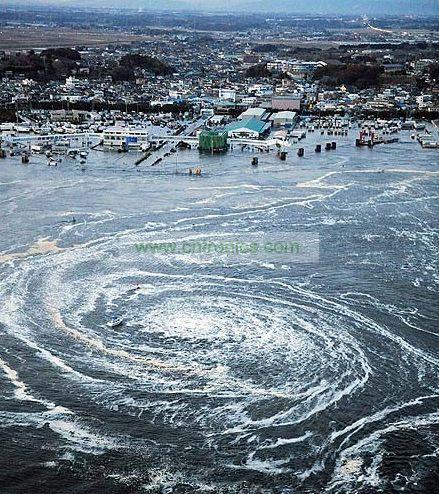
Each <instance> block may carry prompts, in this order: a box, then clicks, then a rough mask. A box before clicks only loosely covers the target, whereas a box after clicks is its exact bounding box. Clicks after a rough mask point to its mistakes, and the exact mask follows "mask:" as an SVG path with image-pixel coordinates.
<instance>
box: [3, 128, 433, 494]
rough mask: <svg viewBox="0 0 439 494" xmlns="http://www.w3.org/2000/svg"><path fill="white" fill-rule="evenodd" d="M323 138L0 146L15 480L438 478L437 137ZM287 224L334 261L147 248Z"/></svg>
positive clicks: (113, 483)
mask: <svg viewBox="0 0 439 494" xmlns="http://www.w3.org/2000/svg"><path fill="white" fill-rule="evenodd" d="M317 138H318V137H317V136H316V137H315V139H317ZM310 144H311V145H310V146H309V150H308V151H307V154H306V156H305V158H304V159H299V158H296V157H295V156H293V155H291V156H290V157H289V158H288V160H287V161H286V162H280V161H278V160H277V158H276V157H275V156H273V155H268V154H267V155H265V154H264V155H261V157H260V166H259V167H258V168H252V167H250V163H249V162H250V159H251V155H249V154H248V153H245V152H241V151H239V150H236V149H235V150H233V151H231V152H230V153H229V154H227V155H224V156H221V157H210V156H208V157H203V156H201V157H200V156H198V154H197V153H196V152H192V151H185V152H181V153H180V154H179V155H178V157H177V158H172V159H173V160H174V159H176V160H178V161H176V162H169V163H164V164H162V165H160V166H159V167H156V168H145V167H140V168H138V169H136V168H135V167H134V166H133V165H132V162H133V161H134V158H133V157H132V156H131V155H130V156H127V155H123V156H122V157H121V156H120V155H116V154H111V153H102V152H93V153H92V154H91V155H90V157H89V159H88V165H87V170H86V171H85V172H83V171H81V170H79V169H78V168H77V167H76V166H75V162H73V161H68V160H66V161H65V162H63V163H62V164H61V165H60V166H59V167H57V168H48V167H47V166H46V165H45V162H44V160H42V159H40V158H37V157H34V158H33V160H32V161H33V162H32V164H31V165H29V166H27V167H26V166H22V165H19V164H17V162H16V161H14V160H12V159H8V160H5V161H2V162H1V163H0V211H1V215H2V225H1V226H0V229H1V231H2V235H1V238H0V252H1V253H0V301H1V305H0V334H1V337H2V345H1V348H0V438H1V443H2V445H3V448H2V449H3V455H2V457H1V460H0V464H1V468H0V472H1V473H0V477H1V481H2V486H3V489H4V492H7V493H17V492H20V493H21V492H30V490H32V491H33V492H62V493H68V492H75V493H78V492H80V493H89V492H106V493H107V492H108V493H113V492H114V493H119V492H153V493H154V492H157V493H158V492H179V493H180V492H188V493H192V492H197V493H204V492H206V493H207V492H215V493H216V492H218V493H241V492H246V493H256V492H264V493H302V492H303V493H305V492H313V493H315V492H322V493H323V492H328V493H369V492H433V491H434V486H435V485H437V482H438V471H437V465H438V461H437V454H438V447H439V437H438V436H439V430H438V422H439V413H438V407H439V394H438V364H439V356H438V335H439V333H438V329H437V316H438V314H437V290H438V273H437V265H436V263H437V249H438V224H437V213H438V211H437V203H438V202H437V199H438V195H439V186H438V173H439V167H438V155H437V152H436V151H434V150H421V149H420V148H418V146H417V144H416V143H414V142H411V141H410V138H409V136H408V135H407V134H404V136H403V139H402V141H401V142H400V143H398V144H393V145H389V146H388V147H381V148H375V149H374V150H369V149H356V148H355V147H353V146H352V136H350V137H349V138H339V143H338V149H337V151H335V152H330V153H326V154H325V153H324V154H322V155H314V154H313V153H312V154H311V152H310V150H311V149H312V142H311V143H310ZM194 164H201V166H202V168H203V176H202V177H189V176H188V175H187V174H185V173H183V171H184V170H187V168H188V167H189V166H193V165H194ZM176 169H177V170H179V171H180V172H181V173H178V174H176V173H175V170H176ZM73 217H74V218H75V220H76V221H75V222H72V221H71V219H72V218H73ZM279 231H291V232H302V233H312V234H315V235H318V236H319V238H320V260H319V262H312V263H303V264H298V263H295V262H288V261H285V259H282V262H280V261H279V262H278V261H277V260H276V259H273V258H269V259H268V258H267V259H260V258H257V259H256V258H250V257H248V258H242V257H239V258H224V257H222V256H213V255H212V256H208V257H206V258H202V259H200V258H194V257H191V256H184V255H171V254H165V253H162V254H159V255H154V256H153V255H146V254H145V253H142V252H138V251H137V250H136V245H137V244H138V243H141V242H146V241H154V240H155V239H157V238H160V239H166V240H172V239H174V238H177V237H178V238H179V239H190V238H197V239H210V240H211V239H215V238H221V236H223V235H224V234H228V233H230V234H233V235H239V236H241V237H242V238H244V239H245V235H250V234H254V233H255V232H264V233H265V234H266V235H270V232H279ZM114 312H122V313H123V315H124V317H125V322H124V325H123V326H121V327H120V328H117V329H110V328H108V327H107V326H106V322H107V321H108V319H109V318H110V317H111V315H112V314H113V313H114Z"/></svg>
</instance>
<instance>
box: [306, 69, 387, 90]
mask: <svg viewBox="0 0 439 494" xmlns="http://www.w3.org/2000/svg"><path fill="white" fill-rule="evenodd" d="M383 73H384V68H383V67H382V66H380V65H364V64H347V65H327V66H325V67H321V68H319V69H317V71H316V72H315V73H314V79H315V80H320V81H321V83H322V84H324V85H326V86H332V87H335V86H341V85H342V84H343V85H345V86H354V87H356V88H357V89H368V88H375V87H378V86H379V82H380V76H381V74H383Z"/></svg>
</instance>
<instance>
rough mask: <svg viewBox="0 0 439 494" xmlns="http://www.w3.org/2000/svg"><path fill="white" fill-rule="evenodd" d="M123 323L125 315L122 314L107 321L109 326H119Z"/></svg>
mask: <svg viewBox="0 0 439 494" xmlns="http://www.w3.org/2000/svg"><path fill="white" fill-rule="evenodd" d="M122 323H123V317H122V316H117V315H114V316H113V317H112V318H111V321H108V322H107V326H108V327H109V328H117V327H118V326H120V325H122Z"/></svg>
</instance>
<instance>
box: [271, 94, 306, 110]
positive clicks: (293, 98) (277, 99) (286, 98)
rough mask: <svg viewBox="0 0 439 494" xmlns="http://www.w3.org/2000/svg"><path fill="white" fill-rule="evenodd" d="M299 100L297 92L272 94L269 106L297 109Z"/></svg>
mask: <svg viewBox="0 0 439 494" xmlns="http://www.w3.org/2000/svg"><path fill="white" fill-rule="evenodd" d="M301 101H302V100H301V96H300V95H299V94H285V95H283V96H274V97H273V98H272V100H271V107H272V109H273V110H282V111H287V110H290V111H299V110H300V106H301Z"/></svg>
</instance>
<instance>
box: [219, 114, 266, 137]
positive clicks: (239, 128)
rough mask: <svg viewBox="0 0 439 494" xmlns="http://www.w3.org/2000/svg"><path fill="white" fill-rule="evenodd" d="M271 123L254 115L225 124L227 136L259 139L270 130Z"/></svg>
mask: <svg viewBox="0 0 439 494" xmlns="http://www.w3.org/2000/svg"><path fill="white" fill-rule="evenodd" d="M270 127H271V124H270V123H267V122H263V121H262V120H259V119H257V118H254V117H250V118H247V119H244V120H238V121H237V122H232V123H231V124H229V125H227V126H226V131H227V133H228V136H229V137H232V138H233V137H235V138H240V137H241V138H251V139H260V138H261V137H263V136H264V135H266V134H267V133H268V132H269V131H270Z"/></svg>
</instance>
